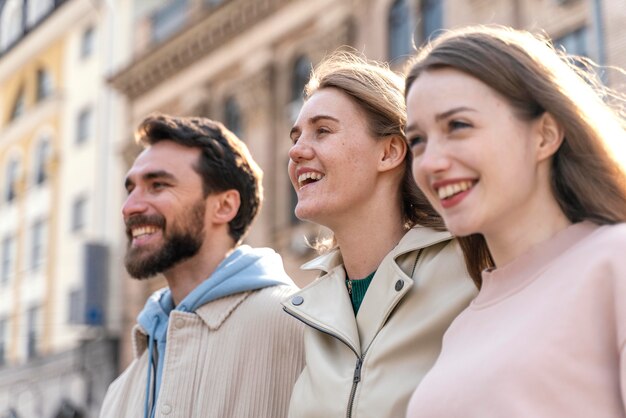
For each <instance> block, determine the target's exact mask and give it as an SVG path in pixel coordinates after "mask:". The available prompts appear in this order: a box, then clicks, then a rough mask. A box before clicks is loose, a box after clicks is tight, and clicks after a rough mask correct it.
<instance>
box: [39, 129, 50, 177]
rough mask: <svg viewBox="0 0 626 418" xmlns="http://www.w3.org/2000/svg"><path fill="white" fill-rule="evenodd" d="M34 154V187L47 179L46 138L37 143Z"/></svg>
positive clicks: (48, 142)
mask: <svg viewBox="0 0 626 418" xmlns="http://www.w3.org/2000/svg"><path fill="white" fill-rule="evenodd" d="M35 153H36V154H35V185H41V184H44V183H45V182H46V180H47V179H48V161H49V157H50V141H49V140H48V139H47V138H44V139H42V140H41V141H39V144H38V145H37V149H36V151H35Z"/></svg>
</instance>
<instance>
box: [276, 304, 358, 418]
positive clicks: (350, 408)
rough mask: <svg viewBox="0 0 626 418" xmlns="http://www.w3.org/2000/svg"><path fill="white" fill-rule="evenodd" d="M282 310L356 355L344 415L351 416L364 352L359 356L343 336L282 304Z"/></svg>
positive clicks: (349, 417)
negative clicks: (298, 314)
mask: <svg viewBox="0 0 626 418" xmlns="http://www.w3.org/2000/svg"><path fill="white" fill-rule="evenodd" d="M283 311H285V312H287V313H288V314H289V315H291V316H293V317H294V318H296V319H297V320H298V321H301V322H303V323H305V324H306V325H308V326H310V327H311V328H313V329H316V330H318V331H319V332H322V333H324V334H326V335H330V336H331V337H333V338H336V339H338V340H339V341H341V342H342V343H344V344H345V345H346V347H348V348H349V349H350V350H351V351H352V352H353V353H354V355H355V356H356V366H355V368H354V377H353V378H352V390H351V391H350V399H349V401H348V409H347V411H346V417H347V418H351V417H352V405H353V404H354V396H355V394H356V388H357V386H358V385H359V382H360V381H361V367H362V366H363V359H364V358H365V353H363V355H362V356H359V354H358V353H357V352H356V350H355V349H354V348H352V346H351V345H350V344H349V343H348V342H347V341H346V340H344V339H343V338H341V337H339V336H337V335H335V334H332V333H330V332H328V331H326V330H325V329H323V328H320V327H318V326H317V325H315V324H312V323H311V322H309V321H306V320H304V319H302V318H300V317H299V316H296V315H294V314H293V313H291V312H289V311H288V310H287V308H285V307H284V306H283Z"/></svg>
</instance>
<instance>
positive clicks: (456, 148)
mask: <svg viewBox="0 0 626 418" xmlns="http://www.w3.org/2000/svg"><path fill="white" fill-rule="evenodd" d="M407 113H408V123H407V139H408V141H409V144H410V146H411V152H412V153H413V156H414V161H413V175H414V177H415V180H416V181H417V184H418V186H419V187H420V188H421V189H422V190H423V191H424V193H425V194H426V196H427V197H428V200H429V201H430V203H431V204H432V205H433V207H434V208H435V209H436V210H437V211H438V212H439V213H440V214H441V215H442V217H443V219H444V221H445V223H446V226H447V227H448V229H449V230H450V231H451V232H452V233H453V234H455V235H459V236H465V235H470V234H475V233H480V234H483V236H484V237H485V240H486V241H487V245H488V246H489V250H490V252H491V254H492V256H493V258H494V261H495V263H496V265H497V266H502V265H505V264H507V263H508V262H510V261H512V260H513V259H515V258H517V257H518V256H520V255H521V254H523V253H525V252H526V251H528V250H529V249H530V248H531V247H533V246H534V245H536V244H537V243H540V242H542V241H544V240H547V239H549V238H550V237H552V236H553V235H555V234H556V233H558V232H559V231H561V230H563V229H564V228H566V227H567V226H568V225H570V222H569V220H568V219H567V217H566V216H565V214H564V213H563V211H562V210H561V209H560V207H559V205H558V203H557V201H556V199H555V197H554V195H553V193H552V191H551V188H550V167H551V160H552V156H553V155H554V153H555V152H556V151H557V150H558V148H559V146H560V144H561V143H562V141H563V129H562V128H561V126H560V125H559V124H558V123H557V122H556V121H555V119H554V118H553V117H552V116H551V115H550V114H549V113H547V112H545V113H544V114H543V115H541V116H539V117H536V118H535V119H532V120H522V119H521V118H520V117H518V116H517V115H516V113H515V111H514V109H513V107H512V106H511V105H510V104H509V103H508V102H507V101H506V100H505V99H504V98H503V97H502V96H501V95H499V94H498V93H497V92H496V91H495V90H493V89H492V88H490V87H489V86H487V85H486V84H484V83H482V82H481V81H479V80H478V79H476V78H473V77H471V76H469V75H467V74H465V73H462V72H460V71H458V70H454V69H451V68H444V69H436V70H428V71H425V72H423V73H422V74H421V75H420V76H419V77H418V78H417V80H416V81H415V82H414V83H413V85H412V86H411V88H410V90H409V92H408V95H407Z"/></svg>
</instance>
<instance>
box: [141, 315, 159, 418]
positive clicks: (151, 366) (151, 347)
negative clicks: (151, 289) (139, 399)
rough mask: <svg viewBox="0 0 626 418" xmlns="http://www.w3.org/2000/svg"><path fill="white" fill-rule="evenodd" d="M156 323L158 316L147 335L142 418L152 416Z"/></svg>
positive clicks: (157, 323)
mask: <svg viewBox="0 0 626 418" xmlns="http://www.w3.org/2000/svg"><path fill="white" fill-rule="evenodd" d="M158 325H159V318H158V317H157V318H156V320H155V321H154V325H153V327H152V332H151V333H150V335H148V339H149V341H148V377H147V379H146V402H145V404H144V413H143V417H144V418H150V417H151V416H152V414H151V410H152V408H150V392H151V391H154V388H153V385H152V382H151V380H152V374H153V372H154V375H155V379H156V371H155V370H154V361H153V358H154V340H155V335H156V330H157V326H158ZM151 389H152V390H151ZM154 395H155V394H154V393H152V399H153V402H154ZM152 406H154V405H152Z"/></svg>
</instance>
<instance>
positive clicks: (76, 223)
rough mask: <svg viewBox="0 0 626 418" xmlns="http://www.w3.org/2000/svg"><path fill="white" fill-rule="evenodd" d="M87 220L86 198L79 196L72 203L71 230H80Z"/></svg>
mask: <svg viewBox="0 0 626 418" xmlns="http://www.w3.org/2000/svg"><path fill="white" fill-rule="evenodd" d="M86 222H87V198H86V197H84V196H79V197H77V198H76V199H74V203H73V204H72V231H74V232H77V231H81V230H82V229H83V228H84V227H85V224H86Z"/></svg>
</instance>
